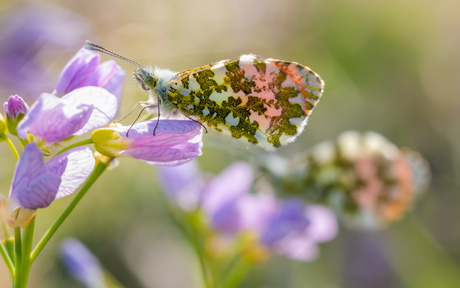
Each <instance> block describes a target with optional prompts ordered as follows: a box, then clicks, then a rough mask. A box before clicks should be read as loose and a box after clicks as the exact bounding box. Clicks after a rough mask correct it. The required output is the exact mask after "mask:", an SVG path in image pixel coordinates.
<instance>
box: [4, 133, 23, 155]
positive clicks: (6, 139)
mask: <svg viewBox="0 0 460 288" xmlns="http://www.w3.org/2000/svg"><path fill="white" fill-rule="evenodd" d="M0 139H3V140H5V142H6V144H8V147H10V150H11V152H13V155H14V158H15V159H16V161H17V160H18V159H19V153H18V150H16V147H14V144H13V142H11V140H10V138H8V137H7V136H6V135H5V134H3V135H1V136H0Z"/></svg>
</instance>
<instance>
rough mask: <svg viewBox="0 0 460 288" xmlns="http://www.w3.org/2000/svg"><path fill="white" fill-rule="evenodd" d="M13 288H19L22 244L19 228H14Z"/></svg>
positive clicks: (20, 284)
mask: <svg viewBox="0 0 460 288" xmlns="http://www.w3.org/2000/svg"><path fill="white" fill-rule="evenodd" d="M14 250H15V253H14V265H15V269H14V271H15V273H14V287H15V288H21V287H22V283H21V267H22V243H21V228H19V227H17V228H14Z"/></svg>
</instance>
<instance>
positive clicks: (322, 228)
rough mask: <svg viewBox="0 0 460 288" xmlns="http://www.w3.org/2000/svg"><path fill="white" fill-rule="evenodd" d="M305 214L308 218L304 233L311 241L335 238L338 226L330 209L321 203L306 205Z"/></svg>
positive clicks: (324, 240)
mask: <svg viewBox="0 0 460 288" xmlns="http://www.w3.org/2000/svg"><path fill="white" fill-rule="evenodd" d="M305 215H306V217H307V219H309V225H308V228H307V229H306V233H307V235H308V237H310V238H311V239H312V240H313V241H315V242H326V241H330V240H332V239H334V238H335V236H336V235H337V233H338V230H339V227H338V224H337V220H336V217H335V214H334V213H333V212H332V211H331V210H330V209H328V208H326V207H323V206H321V205H308V206H307V208H306V211H305Z"/></svg>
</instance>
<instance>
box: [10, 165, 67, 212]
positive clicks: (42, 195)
mask: <svg viewBox="0 0 460 288" xmlns="http://www.w3.org/2000/svg"><path fill="white" fill-rule="evenodd" d="M60 183H61V177H59V176H57V175H55V174H52V173H43V174H41V175H40V176H38V177H36V178H34V179H32V181H30V183H29V185H28V187H21V189H17V191H16V193H17V198H18V201H19V204H21V206H23V207H25V208H27V209H38V208H46V207H48V206H49V205H50V204H51V202H53V200H54V198H55V197H56V193H57V191H58V189H59V184H60Z"/></svg>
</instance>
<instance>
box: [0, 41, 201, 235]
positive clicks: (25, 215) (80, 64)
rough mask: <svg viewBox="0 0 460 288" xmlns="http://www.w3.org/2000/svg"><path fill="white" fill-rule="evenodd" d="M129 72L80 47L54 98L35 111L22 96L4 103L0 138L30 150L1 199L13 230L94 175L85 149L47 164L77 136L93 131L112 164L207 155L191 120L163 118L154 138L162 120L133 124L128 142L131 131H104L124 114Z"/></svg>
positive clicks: (47, 96) (45, 96) (45, 98)
mask: <svg viewBox="0 0 460 288" xmlns="http://www.w3.org/2000/svg"><path fill="white" fill-rule="evenodd" d="M125 74H126V73H125V71H123V70H122V69H121V68H120V67H119V66H118V65H117V64H116V63H115V62H114V61H106V62H104V63H102V64H100V55H99V54H97V53H94V52H90V51H87V50H83V49H82V50H80V51H79V52H78V53H77V54H76V55H75V56H74V57H73V58H72V59H71V60H70V61H69V62H68V64H67V65H66V66H65V67H64V69H63V70H62V72H61V74H60V76H59V79H58V81H57V84H56V87H55V91H54V92H53V93H42V94H41V95H40V96H39V97H38V100H37V101H35V103H33V104H32V105H31V106H30V108H29V106H28V105H27V103H26V102H25V101H24V100H23V99H22V98H21V97H20V96H18V95H14V96H11V97H10V98H9V99H8V101H7V102H5V104H4V110H5V113H6V120H5V119H3V120H1V119H0V122H1V123H2V125H1V126H2V127H4V129H2V130H0V134H2V137H4V136H5V135H6V133H7V132H9V133H10V134H12V135H15V136H18V137H19V138H20V139H22V140H21V141H22V143H23V144H24V150H23V153H22V154H21V156H20V157H19V160H18V162H17V164H16V169H15V173H14V177H13V182H12V185H11V188H10V193H9V198H8V201H2V203H3V202H6V207H0V208H1V209H4V210H6V211H7V212H6V214H7V215H8V225H9V226H10V227H18V226H19V227H26V226H27V225H28V223H29V222H30V221H31V219H33V217H34V215H35V210H36V209H38V208H45V207H48V206H49V205H50V204H51V202H52V201H54V200H55V199H59V198H61V197H64V196H68V195H70V194H72V193H73V192H74V191H75V190H76V189H77V188H78V187H79V186H80V185H81V184H82V183H83V182H84V181H85V179H86V178H87V177H88V176H89V174H90V173H91V172H92V170H93V168H94V165H95V159H94V156H93V153H92V152H91V150H90V149H89V148H88V147H85V146H80V147H75V148H72V149H69V150H68V151H66V152H64V153H61V154H58V155H56V156H54V158H52V159H51V160H48V161H47V162H45V159H44V156H43V155H45V156H49V155H51V154H53V151H52V150H53V147H55V146H58V145H62V142H63V141H65V140H68V139H71V138H73V137H74V136H81V135H83V134H86V133H89V132H91V133H92V135H91V141H90V142H91V143H94V145H95V148H96V150H98V152H100V153H101V154H103V155H105V156H108V157H110V158H114V157H119V156H126V157H132V158H136V159H140V160H144V161H146V162H148V163H151V164H159V165H179V164H182V163H185V162H187V161H190V160H192V159H193V158H195V157H197V156H199V155H201V148H202V141H201V137H202V131H201V127H200V125H199V124H197V123H195V122H193V121H189V120H165V119H161V124H160V125H159V127H158V129H157V130H156V136H153V129H154V126H155V125H156V122H157V120H156V119H155V120H150V121H145V122H141V123H138V124H136V125H134V126H133V127H132V128H131V130H130V133H129V137H128V136H126V131H127V130H128V127H125V126H121V125H116V126H114V125H112V126H111V127H105V128H104V126H107V125H108V124H109V123H110V122H111V121H112V120H113V119H114V117H115V116H116V115H117V113H118V105H119V102H120V99H121V93H122V89H123V80H124V78H125ZM59 96H60V97H59ZM2 139H3V138H2ZM0 141H1V140H0ZM0 206H5V205H0Z"/></svg>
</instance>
